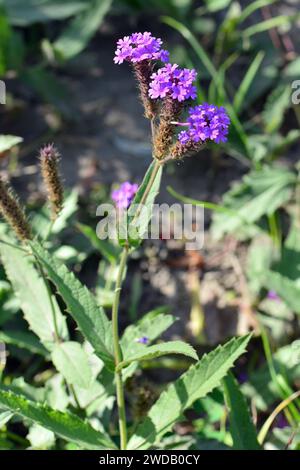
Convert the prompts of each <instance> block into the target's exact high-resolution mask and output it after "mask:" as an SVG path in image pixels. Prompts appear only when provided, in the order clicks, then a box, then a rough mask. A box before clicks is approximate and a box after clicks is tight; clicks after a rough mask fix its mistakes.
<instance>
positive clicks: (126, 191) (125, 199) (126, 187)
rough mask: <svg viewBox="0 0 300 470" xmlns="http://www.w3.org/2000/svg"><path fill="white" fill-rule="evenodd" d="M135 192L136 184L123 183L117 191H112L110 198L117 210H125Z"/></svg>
mask: <svg viewBox="0 0 300 470" xmlns="http://www.w3.org/2000/svg"><path fill="white" fill-rule="evenodd" d="M137 190H138V185H137V184H132V183H129V181H125V183H122V184H121V185H120V187H119V188H118V189H115V190H114V191H112V193H111V198H112V200H113V201H114V202H115V203H116V206H117V207H118V208H119V209H127V208H128V207H129V206H130V204H131V202H132V200H133V198H134V196H135V194H136V192H137Z"/></svg>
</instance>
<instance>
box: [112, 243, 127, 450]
mask: <svg viewBox="0 0 300 470" xmlns="http://www.w3.org/2000/svg"><path fill="white" fill-rule="evenodd" d="M127 258H128V246H127V245H126V246H125V247H124V249H123V251H122V254H121V259H120V267H119V272H118V276H117V280H116V287H115V296H114V301H113V306H112V331H113V344H114V356H115V368H116V370H115V381H116V390H117V405H118V413H119V430H120V447H121V450H125V449H126V446H127V426H126V410H125V400H124V387H123V380H122V370H117V369H118V365H119V364H120V362H122V352H121V348H120V339H119V321H118V313H119V304H120V294H121V289H122V281H123V277H124V272H125V269H126V263H127Z"/></svg>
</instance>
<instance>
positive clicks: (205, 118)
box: [178, 103, 230, 145]
mask: <svg viewBox="0 0 300 470" xmlns="http://www.w3.org/2000/svg"><path fill="white" fill-rule="evenodd" d="M229 124H230V119H229V116H228V114H227V112H226V109H225V108H223V106H220V107H218V106H215V105H212V104H208V103H203V104H201V105H199V106H195V107H193V108H190V109H189V118H188V120H187V122H186V123H178V125H181V126H188V130H186V131H182V132H180V133H179V134H178V139H179V142H180V143H181V144H182V145H188V144H189V143H198V142H200V143H201V142H205V141H207V140H213V141H214V142H216V143H217V144H219V143H220V142H226V140H227V134H228V127H229Z"/></svg>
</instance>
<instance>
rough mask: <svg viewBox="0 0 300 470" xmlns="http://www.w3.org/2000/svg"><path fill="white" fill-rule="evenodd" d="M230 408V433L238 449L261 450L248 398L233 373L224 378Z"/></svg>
mask: <svg viewBox="0 0 300 470" xmlns="http://www.w3.org/2000/svg"><path fill="white" fill-rule="evenodd" d="M223 385H224V389H225V400H226V405H227V408H228V410H229V424H230V433H231V436H232V440H233V447H234V449H236V450H259V449H260V445H259V443H258V440H257V434H256V430H255V427H254V424H253V422H252V420H251V416H250V414H249V411H248V407H247V403H246V400H245V398H244V396H243V394H242V392H241V391H240V389H239V386H238V384H237V382H236V380H235V379H234V377H233V375H232V374H230V373H229V374H228V375H227V377H225V378H224V380H223Z"/></svg>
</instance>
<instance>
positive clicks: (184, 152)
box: [170, 141, 203, 160]
mask: <svg viewBox="0 0 300 470" xmlns="http://www.w3.org/2000/svg"><path fill="white" fill-rule="evenodd" d="M201 147H203V143H201V142H198V143H195V142H189V143H188V144H186V145H184V144H182V143H181V142H179V141H177V142H176V143H175V144H174V145H173V146H172V147H171V149H170V157H171V158H172V159H174V160H180V159H181V158H183V157H187V156H189V155H190V154H193V153H196V152H199V150H201Z"/></svg>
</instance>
